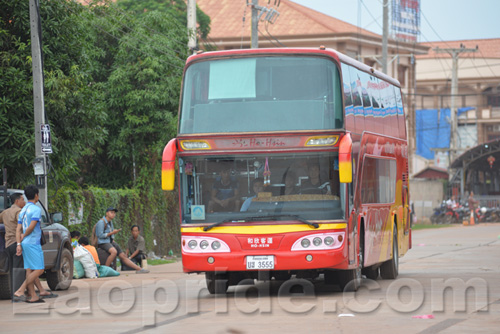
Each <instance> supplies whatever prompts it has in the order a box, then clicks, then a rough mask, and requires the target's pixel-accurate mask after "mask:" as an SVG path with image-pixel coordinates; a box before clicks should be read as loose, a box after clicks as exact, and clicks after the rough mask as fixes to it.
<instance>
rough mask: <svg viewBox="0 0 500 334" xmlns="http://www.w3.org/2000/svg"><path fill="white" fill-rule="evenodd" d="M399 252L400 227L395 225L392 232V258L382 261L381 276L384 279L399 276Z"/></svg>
mask: <svg viewBox="0 0 500 334" xmlns="http://www.w3.org/2000/svg"><path fill="white" fill-rule="evenodd" d="M398 269H399V253H398V229H397V227H396V225H394V230H393V232H392V259H390V260H389V261H386V262H384V263H382V265H381V266H380V276H381V277H382V278H383V279H395V278H396V277H398Z"/></svg>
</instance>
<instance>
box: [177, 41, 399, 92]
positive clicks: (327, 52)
mask: <svg viewBox="0 0 500 334" xmlns="http://www.w3.org/2000/svg"><path fill="white" fill-rule="evenodd" d="M266 54H267V55H279V54H300V55H323V56H328V57H331V58H333V59H335V60H337V61H338V62H342V63H345V64H348V65H351V66H354V67H356V68H358V69H359V70H361V71H364V72H367V73H369V74H370V75H374V76H376V77H378V78H379V79H382V80H384V81H387V82H389V83H391V84H393V85H395V86H398V87H401V85H400V83H399V81H398V80H396V79H394V78H392V77H390V76H388V75H387V74H384V73H382V72H380V71H378V70H376V69H374V68H373V67H370V66H368V65H366V64H364V63H362V62H360V61H357V60H355V59H353V58H351V57H349V56H346V55H345V54H343V53H340V52H338V51H337V50H334V49H329V48H266V49H232V50H222V51H207V52H200V53H198V54H195V55H192V56H190V57H189V58H188V59H187V61H186V67H187V66H189V65H190V63H192V62H195V61H198V60H201V59H204V58H218V57H237V56H249V55H266Z"/></svg>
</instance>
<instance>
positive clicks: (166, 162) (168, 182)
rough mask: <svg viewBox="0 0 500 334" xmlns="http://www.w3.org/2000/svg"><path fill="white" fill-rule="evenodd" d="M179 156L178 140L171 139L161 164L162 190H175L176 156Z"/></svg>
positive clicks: (164, 151)
mask: <svg viewBox="0 0 500 334" xmlns="http://www.w3.org/2000/svg"><path fill="white" fill-rule="evenodd" d="M176 154H177V139H176V138H173V139H171V140H170V141H169V142H168V144H167V146H165V149H164V150H163V158H162V163H161V188H162V189H163V190H166V191H172V190H174V186H175V156H176Z"/></svg>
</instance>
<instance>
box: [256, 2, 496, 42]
mask: <svg viewBox="0 0 500 334" xmlns="http://www.w3.org/2000/svg"><path fill="white" fill-rule="evenodd" d="M292 1H293V2H296V3H298V4H301V5H303V6H306V7H309V8H312V9H314V10H317V11H319V12H322V13H324V14H327V15H329V16H333V17H335V18H338V19H340V20H343V21H346V22H348V23H351V24H354V25H356V26H357V25H358V20H360V26H361V28H364V29H367V30H370V31H373V32H375V33H377V34H380V35H381V34H382V10H383V7H382V3H383V0H292ZM264 2H265V1H264ZM389 2H392V0H389ZM358 7H359V8H360V12H361V15H359V17H358ZM278 11H279V8H278ZM420 12H421V15H420V31H421V34H420V37H419V42H430V41H443V40H444V41H452V40H466V39H485V38H500V1H499V0H420ZM389 16H390V14H389ZM374 18H375V19H376V20H374Z"/></svg>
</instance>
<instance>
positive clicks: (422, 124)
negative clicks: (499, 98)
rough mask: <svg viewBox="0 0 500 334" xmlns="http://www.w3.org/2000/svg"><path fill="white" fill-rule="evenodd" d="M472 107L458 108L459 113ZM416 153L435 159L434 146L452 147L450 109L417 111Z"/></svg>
mask: <svg viewBox="0 0 500 334" xmlns="http://www.w3.org/2000/svg"><path fill="white" fill-rule="evenodd" d="M472 109H474V108H472V107H465V108H458V111H457V114H458V116H460V115H461V114H462V113H464V112H466V111H468V110H472ZM415 121H416V125H415V127H416V129H415V130H416V141H417V151H416V154H418V155H420V156H422V157H424V158H425V159H429V160H432V159H434V151H431V149H432V148H449V147H450V109H440V110H438V109H419V110H417V111H416V113H415Z"/></svg>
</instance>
